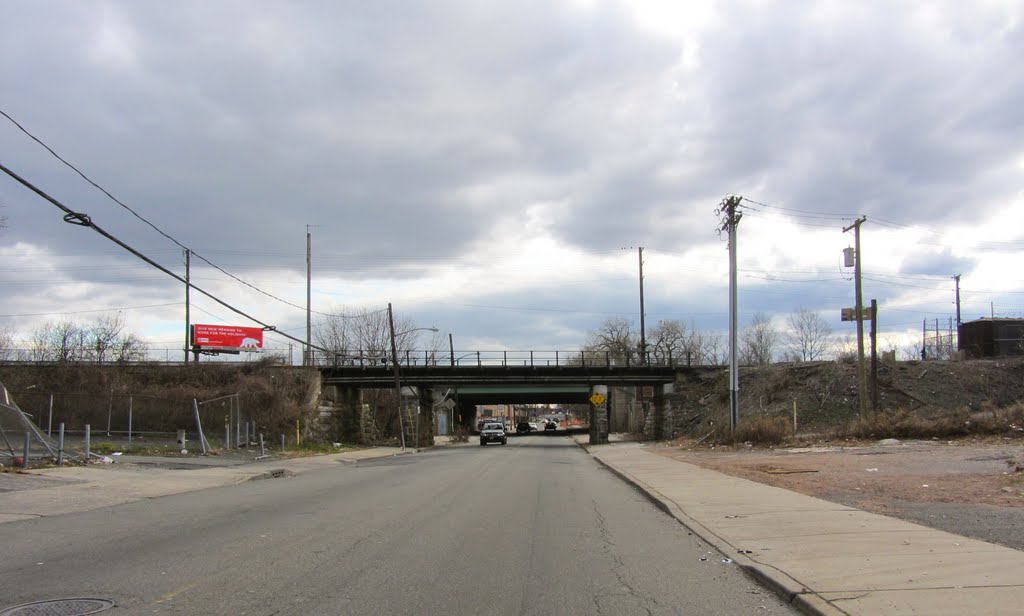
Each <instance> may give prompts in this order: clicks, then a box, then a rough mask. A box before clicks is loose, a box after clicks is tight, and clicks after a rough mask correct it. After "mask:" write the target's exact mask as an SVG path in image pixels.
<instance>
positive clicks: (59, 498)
mask: <svg viewBox="0 0 1024 616" xmlns="http://www.w3.org/2000/svg"><path fill="white" fill-rule="evenodd" d="M412 451H413V450H411V449H407V450H406V452H412ZM402 453H403V452H402V451H401V449H399V448H397V447H374V448H370V449H359V450H355V451H347V452H342V453H335V454H327V455H319V456H310V457H305V458H286V459H274V458H268V459H264V460H259V461H256V460H251V459H250V460H248V461H244V460H243V461H242V462H241V463H240V462H239V460H236V459H229V458H224V459H218V458H217V457H215V456H211V457H206V458H196V457H180V458H178V457H173V458H146V461H147V462H148V463H147V464H132V463H114V464H90V465H88V466H65V467H62V468H46V469H39V470H30V471H28V472H27V473H19V474H18V475H16V476H14V477H10V476H6V475H7V474H4V475H0V523H3V522H13V521H16V520H26V519H31V518H38V517H49V516H55V515H62V514H66V513H73V512H76V511H90V510H93V509H100V508H102V507H111V506H113V505H121V504H124V503H130V502H133V501H137V500H142V499H146V498H157V497H160V496H168V495H170V494H179V493H181V492H192V491H195V490H205V489H207V488H216V487H220V486H227V485H233V484H237V483H242V482H245V481H252V480H254V479H263V478H272V477H280V476H288V475H298V474H301V473H305V472H309V471H312V470H317V469H321V468H329V467H333V466H337V465H338V464H339V463H346V462H358V461H359V460H366V459H370V458H382V457H388V456H395V455H399V454H402ZM132 459H136V460H138V459H141V458H132ZM161 464H163V465H167V466H172V467H174V468H161V467H160V465H161ZM182 466H189V467H191V468H189V469H187V470H186V469H183V468H181V467H182ZM5 483H8V485H7V486H6V489H4V488H5V485H4V484H5Z"/></svg>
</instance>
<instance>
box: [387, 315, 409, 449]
mask: <svg viewBox="0 0 1024 616" xmlns="http://www.w3.org/2000/svg"><path fill="white" fill-rule="evenodd" d="M388 330H389V331H390V332H391V364H392V365H393V366H394V369H395V408H396V409H398V431H399V433H400V439H401V441H402V451H405V420H404V419H402V377H401V375H400V374H399V372H398V345H397V344H395V314H394V312H392V310H391V302H388Z"/></svg>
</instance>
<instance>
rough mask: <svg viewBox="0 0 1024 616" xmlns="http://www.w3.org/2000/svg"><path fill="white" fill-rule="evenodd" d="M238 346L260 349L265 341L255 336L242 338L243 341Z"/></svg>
mask: <svg viewBox="0 0 1024 616" xmlns="http://www.w3.org/2000/svg"><path fill="white" fill-rule="evenodd" d="M238 346H239V347H240V348H243V349H259V348H261V347H262V346H263V343H261V342H260V341H259V340H257V339H255V338H242V342H241V343H240V344H239V345H238Z"/></svg>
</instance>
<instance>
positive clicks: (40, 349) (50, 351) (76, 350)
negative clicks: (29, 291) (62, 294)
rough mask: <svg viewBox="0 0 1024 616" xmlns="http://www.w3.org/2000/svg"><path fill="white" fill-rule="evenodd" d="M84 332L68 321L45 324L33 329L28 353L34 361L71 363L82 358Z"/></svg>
mask: <svg viewBox="0 0 1024 616" xmlns="http://www.w3.org/2000/svg"><path fill="white" fill-rule="evenodd" d="M85 334H86V332H85V330H84V329H83V328H82V327H81V326H79V325H78V324H76V323H73V322H71V321H68V320H63V321H59V322H58V323H56V324H54V323H50V322H47V323H46V324H45V325H42V326H40V327H38V328H37V329H35V330H34V331H33V332H32V334H31V337H30V351H31V356H32V359H33V360H35V361H53V362H58V363H72V362H74V361H75V360H76V359H78V358H80V357H82V355H83V350H82V349H83V347H84V346H85Z"/></svg>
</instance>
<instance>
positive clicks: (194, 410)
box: [192, 398, 207, 456]
mask: <svg viewBox="0 0 1024 616" xmlns="http://www.w3.org/2000/svg"><path fill="white" fill-rule="evenodd" d="M192 414H193V415H195V418H196V430H198V431H199V445H200V446H201V447H202V448H203V455H204V456H205V455H206V454H207V452H206V437H205V436H204V435H203V422H202V421H200V419H199V402H198V401H197V400H196V399H195V398H192Z"/></svg>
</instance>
